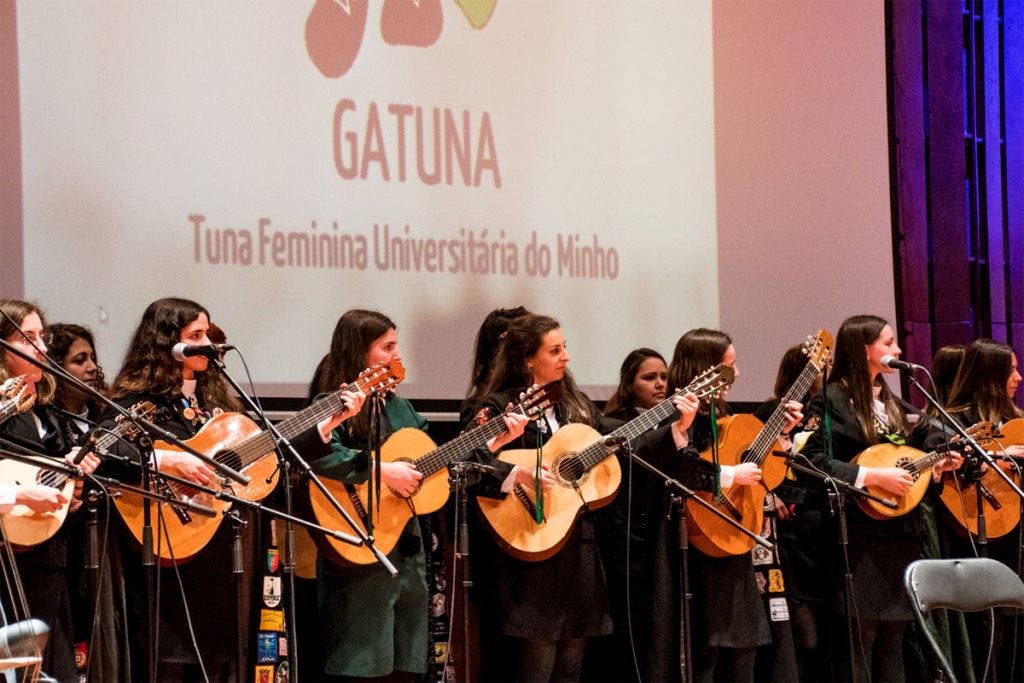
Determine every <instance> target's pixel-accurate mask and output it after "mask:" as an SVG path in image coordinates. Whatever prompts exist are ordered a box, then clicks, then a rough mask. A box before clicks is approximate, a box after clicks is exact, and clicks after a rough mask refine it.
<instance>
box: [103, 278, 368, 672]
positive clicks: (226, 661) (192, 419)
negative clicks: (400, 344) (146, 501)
mask: <svg viewBox="0 0 1024 683" xmlns="http://www.w3.org/2000/svg"><path fill="white" fill-rule="evenodd" d="M209 330H210V315H209V312H208V311H207V310H206V309H205V308H204V307H202V306H200V305H199V304H197V303H196V302H194V301H190V300H187V299H180V298H165V299H160V300H158V301H154V302H153V303H152V304H150V305H149V307H148V308H147V309H146V311H145V312H144V313H143V315H142V319H141V320H140V321H139V325H138V327H137V328H136V330H135V332H134V334H133V336H132V339H131V342H130V343H129V345H128V350H127V352H126V353H125V360H124V364H123V365H122V367H121V370H120V372H119V373H118V375H117V377H116V378H115V379H114V382H113V387H112V393H113V397H114V399H115V400H116V401H117V402H118V403H119V404H120V405H122V406H124V407H126V408H128V407H130V406H133V405H136V404H138V403H139V402H142V401H150V402H152V403H153V404H154V405H155V406H156V413H155V416H154V417H153V419H152V421H153V422H154V423H155V424H157V425H158V426H160V427H162V428H163V429H165V430H167V431H168V432H170V433H171V434H172V435H174V436H176V437H177V438H179V439H181V440H187V439H190V438H192V437H194V436H196V435H197V433H199V431H200V430H201V429H202V428H203V427H204V425H206V424H207V422H208V421H209V420H210V419H211V418H212V417H214V416H215V415H218V414H220V413H222V412H225V411H238V410H239V409H240V407H241V404H240V402H239V400H238V399H237V398H235V397H234V396H232V395H231V393H230V390H229V387H228V384H227V381H226V380H225V379H224V378H223V377H222V376H221V375H220V373H218V372H216V371H215V370H213V369H212V368H210V367H209V365H210V361H209V360H208V359H207V358H205V357H203V356H192V357H185V358H184V359H183V360H180V361H179V360H176V359H175V358H174V356H173V355H172V348H173V347H174V346H175V345H176V344H179V343H184V344H187V345H203V344H209V343H210V339H209V337H208V333H209ZM346 405H347V406H348V410H347V411H346V412H345V413H342V414H337V415H334V416H333V417H332V419H331V420H329V421H327V423H326V424H322V425H319V430H320V433H319V434H317V433H316V432H317V429H310V430H308V431H307V432H306V433H304V434H303V435H302V438H297V439H293V441H292V443H293V445H294V446H295V447H296V449H298V450H300V451H303V450H308V451H316V450H317V449H326V435H327V434H328V433H329V430H330V429H332V428H333V427H334V426H336V425H337V424H338V423H340V421H341V420H342V419H343V418H345V417H348V416H349V415H352V414H354V413H356V412H358V410H359V408H360V407H361V405H362V402H361V397H359V396H355V395H351V396H349V397H347V403H346ZM226 417H227V416H225V418H226ZM107 425H108V426H109V425H112V421H108V422H107ZM119 450H120V449H119ZM125 455H128V456H129V457H130V458H132V459H133V460H137V459H138V455H136V454H134V453H125ZM156 465H157V467H158V469H159V470H160V471H162V472H168V473H170V474H174V475H177V476H179V477H182V478H184V479H187V480H189V481H191V482H195V483H197V484H202V485H204V486H205V485H211V483H212V484H213V485H216V483H215V473H214V470H213V468H211V467H210V466H209V465H207V464H206V463H203V462H202V461H200V460H199V459H198V458H196V457H194V456H192V455H190V454H188V453H186V452H184V451H180V450H174V449H163V448H157V449H156ZM105 466H106V465H105ZM112 469H113V468H112ZM127 476H133V477H134V479H135V480H138V478H139V474H138V470H137V469H136V470H134V472H130V473H128V475H127ZM154 511H155V508H154ZM163 514H164V515H165V516H167V515H172V514H174V513H173V512H172V511H171V510H170V508H169V507H167V506H165V507H164V512H163ZM154 517H155V516H154ZM153 528H154V537H155V535H156V529H157V522H156V520H155V519H154V521H153ZM159 542H160V541H159V540H158V539H156V538H154V546H156V544H157V543H159ZM231 543H232V529H231V524H221V525H220V526H219V528H218V529H217V531H216V533H215V534H214V536H213V538H212V540H211V541H210V542H209V544H208V546H207V547H206V548H204V549H203V550H202V551H201V552H199V553H198V555H197V556H196V557H195V558H194V559H192V560H191V561H189V562H186V563H183V564H181V565H179V566H178V567H177V568H176V569H175V568H166V569H162V570H160V572H161V576H160V577H159V578H160V584H161V589H160V606H159V607H160V620H159V646H160V649H159V652H157V653H156V658H157V662H156V663H155V664H156V667H157V669H156V672H157V678H158V679H159V680H166V679H171V678H180V679H183V678H193V677H197V676H198V675H199V660H198V658H197V653H196V651H195V648H194V647H193V645H192V637H191V632H190V628H189V621H190V620H191V626H192V629H194V632H195V636H196V641H197V643H198V645H199V650H200V653H201V655H202V665H203V668H204V669H205V670H206V673H207V675H208V677H209V679H210V680H226V679H227V678H228V677H229V676H230V664H231V662H233V660H234V659H235V638H234V637H226V634H234V633H236V632H237V630H238V629H239V628H242V629H246V628H247V625H246V624H238V623H236V622H237V617H236V615H237V614H239V609H238V606H237V605H236V604H235V602H236V601H235V599H234V597H233V596H234V595H235V594H236V588H235V585H234V579H233V578H232V574H231V571H230V567H231ZM163 545H164V547H166V545H167V542H166V541H163ZM125 557H126V558H127V559H126V560H125V562H124V565H125V566H124V569H125V582H126V586H127V590H128V593H129V601H128V604H129V609H130V610H132V611H131V613H130V614H129V618H128V622H129V634H130V635H131V636H134V637H135V639H136V642H135V643H133V645H134V646H135V647H133V656H132V666H133V679H137V680H141V679H148V678H149V677H150V669H149V668H148V667H149V666H150V665H151V664H152V663H150V662H148V661H146V659H147V658H146V657H145V653H146V652H147V648H146V647H145V643H146V640H145V633H146V625H147V624H149V623H150V621H151V619H152V615H151V614H150V613H149V612H147V611H145V608H146V602H147V601H146V582H145V577H144V575H143V572H142V568H141V566H140V564H139V562H138V560H137V557H135V556H134V554H133V555H127V554H126V555H125ZM250 566H253V565H252V563H250ZM176 572H180V576H181V582H182V584H183V587H184V590H183V591H182V590H179V588H178V579H177V576H176ZM183 593H184V595H183ZM183 598H185V599H187V605H186V602H185V600H184V599H183ZM188 610H190V611H188ZM190 616H191V619H190ZM238 676H239V677H243V675H242V674H238Z"/></svg>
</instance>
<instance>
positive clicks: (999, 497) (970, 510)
mask: <svg viewBox="0 0 1024 683" xmlns="http://www.w3.org/2000/svg"><path fill="white" fill-rule="evenodd" d="M999 433H1000V436H999V438H998V439H997V441H998V443H999V446H1001V447H1002V448H1006V447H1007V446H1012V445H1015V444H1024V418H1017V419H1016V420H1010V421H1009V422H1007V423H1006V424H1004V425H1003V426H1002V428H1000V429H999ZM980 445H981V446H982V447H983V448H990V447H989V446H988V445H986V444H985V443H981V444H980ZM990 450H998V449H997V448H995V449H993V448H990ZM997 464H998V465H999V467H1000V468H1001V469H1002V470H1003V471H1004V472H1006V474H1008V475H1009V476H1010V479H1011V480H1012V481H1013V482H1014V483H1015V484H1016V485H1017V486H1018V487H1019V486H1020V484H1021V480H1020V477H1019V476H1018V475H1017V472H1016V469H1015V468H1014V467H1012V466H1011V465H1010V463H1008V462H1006V461H1004V460H997ZM945 476H946V481H945V485H944V486H943V487H942V493H941V494H940V497H941V498H942V502H943V504H944V505H945V506H946V511H947V512H948V513H949V515H950V517H952V519H953V521H954V522H956V524H954V528H955V529H956V531H957V532H958V533H960V534H961V535H963V536H966V535H967V534H968V533H969V534H970V535H971V536H973V537H977V536H978V518H979V517H980V514H979V508H978V491H977V489H976V488H975V485H974V482H972V481H965V480H964V479H963V478H959V484H960V486H959V488H957V483H958V482H957V480H954V479H953V476H954V475H953V473H946V475H945ZM956 476H957V477H959V473H956ZM981 491H982V502H981V505H982V507H981V509H980V512H983V513H984V515H985V535H986V536H987V537H988V538H999V537H1000V536H1005V535H1006V534H1008V533H1010V532H1011V531H1013V530H1014V529H1016V528H1017V525H1018V524H1019V523H1020V508H1021V503H1020V498H1019V497H1018V496H1017V494H1016V493H1015V492H1014V491H1013V489H1011V488H1010V487H1009V485H1008V484H1007V483H1006V482H1005V481H1003V478H1002V477H1000V476H999V475H998V474H996V473H995V472H994V471H992V470H991V469H990V468H989V469H986V470H985V472H983V473H982V475H981Z"/></svg>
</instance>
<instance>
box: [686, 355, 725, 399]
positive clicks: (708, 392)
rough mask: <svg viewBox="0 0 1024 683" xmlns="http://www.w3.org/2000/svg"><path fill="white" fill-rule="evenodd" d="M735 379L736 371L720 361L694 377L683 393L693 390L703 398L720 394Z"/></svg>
mask: <svg viewBox="0 0 1024 683" xmlns="http://www.w3.org/2000/svg"><path fill="white" fill-rule="evenodd" d="M735 380H736V372H735V371H734V370H733V369H732V368H730V367H729V366H728V365H722V364H721V363H719V364H718V365H716V366H715V367H713V368H709V369H708V370H705V371H704V372H702V373H700V374H699V375H697V376H696V377H694V378H693V381H692V382H690V383H689V384H688V385H686V388H685V389H683V390H682V393H687V392H691V393H694V394H696V395H697V398H699V399H701V400H703V399H705V398H707V397H708V396H719V395H720V394H721V393H722V392H723V391H724V390H726V389H728V388H729V387H731V386H732V383H733V382H734V381H735Z"/></svg>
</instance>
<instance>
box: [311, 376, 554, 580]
mask: <svg viewBox="0 0 1024 683" xmlns="http://www.w3.org/2000/svg"><path fill="white" fill-rule="evenodd" d="M561 396H562V383H561V382H550V383H548V384H545V385H543V386H535V387H532V388H531V389H530V390H528V391H527V392H526V393H525V394H523V396H522V397H521V398H520V401H519V403H518V404H516V405H514V406H513V407H512V408H511V409H510V410H509V411H508V412H509V413H518V414H519V415H523V416H525V417H527V418H529V419H531V420H535V419H537V418H538V417H540V416H541V415H543V414H544V411H545V410H546V409H547V408H548V406H551V405H554V404H555V403H557V402H558V400H559V399H560V398H561ZM506 431H507V429H506V427H505V421H504V420H501V419H492V420H488V421H487V422H484V423H483V424H478V425H476V426H474V427H472V428H470V429H468V430H466V431H465V432H463V433H462V434H460V435H459V436H457V437H455V438H454V439H452V440H451V441H449V442H448V443H446V444H445V445H443V446H441V447H440V448H438V447H437V446H435V445H434V442H433V441H431V439H430V437H429V436H427V435H426V434H425V433H423V432H422V431H420V430H419V429H413V428H410V427H406V428H404V429H399V430H398V431H397V432H395V433H394V434H392V435H391V436H390V437H388V440H387V441H385V442H384V445H383V446H382V447H381V453H380V455H381V461H382V462H409V463H412V465H413V467H415V468H416V469H417V470H419V472H420V473H422V474H423V478H422V479H421V480H420V483H419V486H417V487H416V490H415V491H413V493H412V494H411V495H410V496H408V497H405V496H402V495H401V494H399V493H397V492H395V491H394V490H392V489H390V488H388V489H382V490H381V495H380V499H379V501H378V502H379V503H380V505H379V508H378V509H374V511H373V536H374V545H375V546H376V547H377V549H378V550H380V551H381V552H383V553H384V554H385V555H386V554H388V553H390V552H391V551H392V550H393V549H394V547H395V545H396V544H397V543H398V539H399V537H401V535H402V530H403V529H404V528H405V525H406V524H407V523H408V522H409V520H410V519H412V518H413V517H414V516H416V515H425V514H429V513H431V512H434V511H436V510H440V509H441V507H442V506H443V505H444V504H445V502H447V500H448V493H449V488H450V487H449V484H448V477H447V469H448V465H450V464H451V463H453V462H455V461H457V460H460V459H461V458H464V457H466V455H467V454H469V453H470V452H471V451H473V450H474V449H476V448H479V447H481V446H483V445H484V444H486V443H487V442H488V441H490V440H491V439H493V438H494V437H496V436H499V435H501V434H504V433H505V432H506ZM322 481H323V483H324V485H325V486H326V487H327V490H328V491H330V492H331V495H332V496H334V498H335V500H337V501H338V502H339V503H340V504H341V506H342V507H343V508H344V509H345V511H346V512H347V513H348V514H349V517H351V518H352V519H353V520H356V521H357V523H358V524H359V525H360V527H361V528H362V530H363V532H364V533H365V532H366V524H367V494H368V489H369V485H368V484H345V483H343V482H340V481H336V480H334V479H328V478H326V477H324V478H323V480H322ZM309 502H310V506H311V507H312V511H313V516H314V517H315V518H316V520H317V522H318V523H319V524H320V525H321V526H325V527H328V528H334V527H337V526H338V522H339V521H340V518H339V515H338V512H337V511H336V510H335V509H334V506H333V505H331V504H330V501H328V499H327V497H326V496H325V495H324V494H323V493H322V492H321V491H320V489H319V488H317V487H316V486H315V485H313V484H312V483H310V485H309ZM313 539H314V541H317V545H318V547H320V548H321V549H323V550H324V551H325V555H326V556H327V557H329V558H331V559H332V560H339V559H340V560H343V561H346V562H350V563H353V564H371V563H373V562H376V561H377V558H376V556H375V555H374V554H373V552H372V551H371V550H370V549H369V548H366V547H365V546H359V547H356V546H354V545H351V544H349V543H344V542H342V541H338V540H336V539H333V538H327V537H325V536H323V535H322V534H314V535H313ZM325 543H326V544H327V545H326V546H325V545H324V544H325Z"/></svg>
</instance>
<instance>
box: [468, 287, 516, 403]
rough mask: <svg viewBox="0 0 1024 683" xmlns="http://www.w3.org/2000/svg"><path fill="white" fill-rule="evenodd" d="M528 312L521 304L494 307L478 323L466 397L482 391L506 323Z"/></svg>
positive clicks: (506, 326)
mask: <svg viewBox="0 0 1024 683" xmlns="http://www.w3.org/2000/svg"><path fill="white" fill-rule="evenodd" d="M529 313H530V311H528V310H526V308H524V307H523V306H516V307H515V308H495V309H494V310H493V311H491V312H490V313H488V314H487V317H486V318H484V321H483V322H482V323H480V329H479V330H477V333H476V343H475V344H474V347H473V372H472V375H471V377H470V379H469V389H468V390H467V391H466V398H471V397H473V396H479V395H480V392H481V391H483V388H484V384H486V382H487V375H489V374H490V372H491V366H492V365H493V364H494V358H495V356H496V355H497V354H498V343H499V342H500V341H501V336H502V335H503V334H505V330H507V329H508V324H509V323H510V322H511V321H513V320H515V319H516V318H518V317H519V316H521V315H527V314H529Z"/></svg>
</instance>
